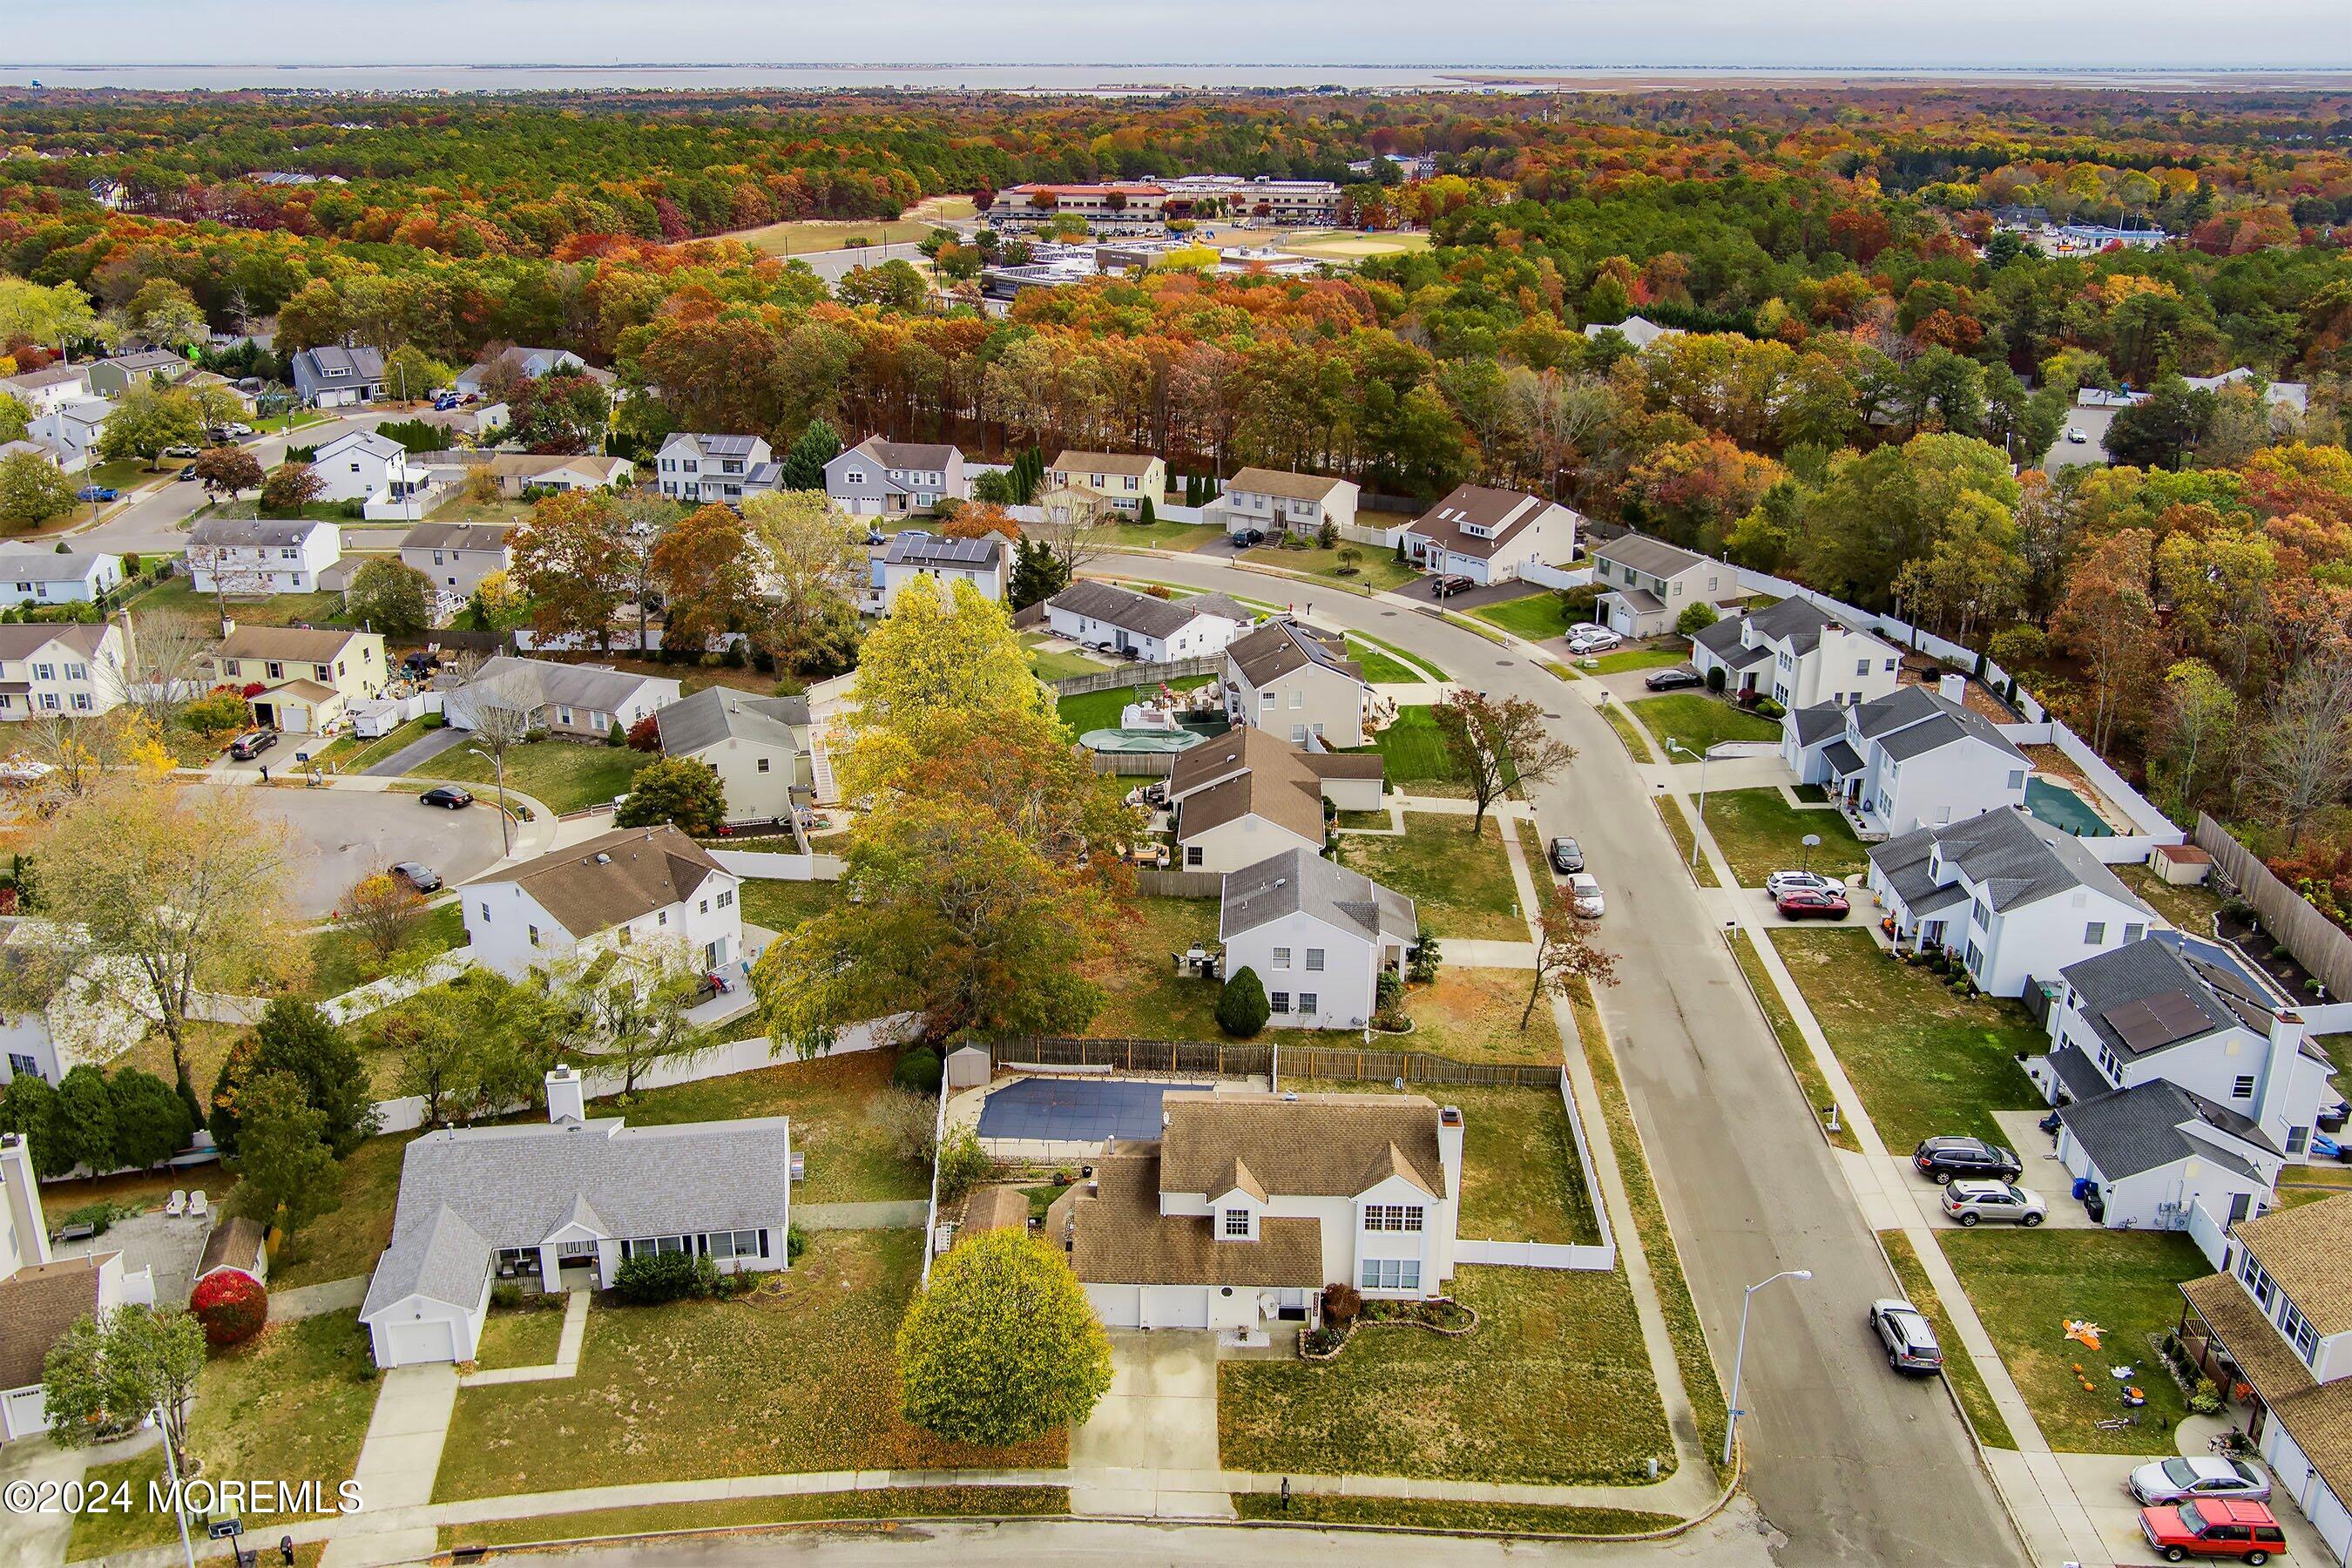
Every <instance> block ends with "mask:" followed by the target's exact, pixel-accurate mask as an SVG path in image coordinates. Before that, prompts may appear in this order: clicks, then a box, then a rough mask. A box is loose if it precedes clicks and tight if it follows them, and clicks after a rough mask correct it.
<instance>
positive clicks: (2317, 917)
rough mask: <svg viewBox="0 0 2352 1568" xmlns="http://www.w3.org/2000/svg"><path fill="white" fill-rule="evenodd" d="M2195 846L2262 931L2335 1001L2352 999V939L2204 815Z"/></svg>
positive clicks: (2200, 813)
mask: <svg viewBox="0 0 2352 1568" xmlns="http://www.w3.org/2000/svg"><path fill="white" fill-rule="evenodd" d="M2197 847H2199V848H2200V849H2202V850H2204V851H2205V852H2206V853H2207V854H2208V855H2210V856H2212V857H2213V868H2214V869H2215V870H2217V871H2219V872H2220V873H2221V879H2222V880H2223V881H2225V882H2227V883H2229V884H2230V886H2231V887H2232V888H2235V889H2237V891H2238V896H2239V897H2240V898H2242V899H2243V900H2246V902H2247V903H2248V904H2249V905H2251V906H2252V909H2253V911H2254V914H2255V917H2256V918H2257V919H2259V920H2260V921H2262V922H2263V930H2264V931H2268V932H2269V933H2270V934H2271V936H2272V938H2273V940H2274V941H2275V942H2278V944H2279V945H2280V946H2281V947H2284V948H2285V949H2286V950H2287V951H2288V952H2291V953H2293V954H2294V961H2295V962H2296V963H2300V964H2302V965H2303V967H2304V968H2305V970H2306V971H2307V972H2308V973H2310V975H2311V977H2312V978H2313V979H2315V980H2316V981H2318V982H2319V983H2320V984H2323V985H2325V986H2326V987H2327V994H2328V995H2329V996H2331V997H2336V996H2344V997H2352V937H2347V936H2346V935H2345V934H2344V931H2343V929H2342V928H2341V927H2339V926H2338V925H2336V922H2335V921H2331V920H2329V919H2328V918H2327V917H2326V915H2323V914H2321V913H2320V912H2319V911H2318V910H2315V909H2313V908H2312V907H2311V900H2308V899H2306V898H2305V897H2304V896H2303V895H2302V894H2301V893H2298V892H2296V891H2295V890H2294V889H2293V888H2290V887H2288V886H2287V885H2286V884H2285V883H2284V882H2282V881H2280V880H2279V879H2278V878H2276V877H2275V876H2273V875H2272V874H2271V868H2269V867H2267V866H2265V865H2263V863H2262V861H2260V860H2259V859H2257V858H2255V857H2254V852H2253V851H2252V850H2251V849H2249V848H2247V847H2245V846H2244V845H2242V844H2241V843H2239V842H2238V841H2237V840H2236V839H2234V838H2232V837H2230V834H2229V830H2228V829H2227V828H2225V827H2223V826H2221V824H2220V823H2218V822H2216V821H2214V820H2213V819H2212V818H2211V817H2210V816H2207V815H2206V814H2205V813H2203V812H2201V811H2200V812H2199V813H2198V814H2197Z"/></svg>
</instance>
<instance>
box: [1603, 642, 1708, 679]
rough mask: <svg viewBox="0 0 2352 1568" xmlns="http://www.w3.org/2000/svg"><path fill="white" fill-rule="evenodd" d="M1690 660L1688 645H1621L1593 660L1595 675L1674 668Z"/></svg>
mask: <svg viewBox="0 0 2352 1568" xmlns="http://www.w3.org/2000/svg"><path fill="white" fill-rule="evenodd" d="M1689 662H1690V649H1688V648H1686V647H1621V648H1619V649H1618V650H1617V651H1616V652H1615V653H1604V654H1601V655H1600V656H1598V657H1597V658H1594V659H1593V661H1592V673H1593V674H1595V675H1617V674H1620V673H1622V671H1625V670H1628V669H1672V668H1675V666H1676V665H1679V664H1688V663H1689Z"/></svg>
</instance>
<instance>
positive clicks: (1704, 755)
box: [1666, 735, 1715, 875]
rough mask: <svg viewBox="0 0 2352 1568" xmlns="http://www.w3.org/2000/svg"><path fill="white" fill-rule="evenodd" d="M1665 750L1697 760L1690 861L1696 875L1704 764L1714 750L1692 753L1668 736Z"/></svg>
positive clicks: (1703, 820) (1702, 821)
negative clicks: (1696, 784) (1696, 800)
mask: <svg viewBox="0 0 2352 1568" xmlns="http://www.w3.org/2000/svg"><path fill="white" fill-rule="evenodd" d="M1666 750H1668V751H1669V752H1681V753H1682V754H1683V755H1684V756H1685V757H1696V758H1697V759H1698V820H1697V821H1696V822H1695V823H1693V824H1692V825H1691V861H1690V863H1691V871H1692V874H1693V875H1696V874H1697V871H1698V834H1699V829H1700V828H1702V827H1704V826H1706V763H1707V759H1708V758H1709V757H1712V756H1714V755H1715V748H1714V747H1713V746H1709V747H1707V748H1706V750H1704V751H1698V752H1694V751H1692V750H1691V749H1690V748H1689V747H1688V746H1685V745H1684V744H1683V743H1682V742H1680V741H1677V740H1675V738H1674V737H1673V736H1672V735H1669V736H1667V737H1666Z"/></svg>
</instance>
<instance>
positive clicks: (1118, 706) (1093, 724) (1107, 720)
mask: <svg viewBox="0 0 2352 1568" xmlns="http://www.w3.org/2000/svg"><path fill="white" fill-rule="evenodd" d="M1211 679H1212V678H1211V677H1209V676H1205V675H1204V676H1202V677H1201V678H1200V679H1197V680H1178V681H1173V682H1171V685H1172V686H1173V687H1174V688H1175V689H1177V690H1179V691H1197V690H1199V689H1201V688H1202V687H1203V686H1206V685H1208V684H1209V682H1210V680H1211ZM1158 689H1159V687H1158V686H1157V685H1156V684H1155V683H1153V682H1150V681H1145V680H1141V679H1139V680H1137V681H1135V682H1134V683H1133V684H1132V685H1129V686H1114V687H1112V688H1111V689H1109V690H1108V691H1089V692H1087V693H1085V694H1084V695H1083V696H1078V697H1065V698H1063V699H1062V700H1060V701H1058V702H1056V703H1055V708H1056V710H1059V712H1060V713H1061V715H1062V722H1063V723H1064V724H1066V725H1068V726H1069V731H1070V733H1071V734H1073V735H1083V734H1085V733H1086V732H1087V731H1089V730H1116V729H1118V716H1119V714H1120V713H1122V712H1123V711H1125V710H1126V708H1127V705H1128V704H1129V703H1130V702H1133V701H1134V700H1136V696H1137V693H1139V692H1142V693H1145V694H1149V693H1151V692H1154V691H1157V690H1158Z"/></svg>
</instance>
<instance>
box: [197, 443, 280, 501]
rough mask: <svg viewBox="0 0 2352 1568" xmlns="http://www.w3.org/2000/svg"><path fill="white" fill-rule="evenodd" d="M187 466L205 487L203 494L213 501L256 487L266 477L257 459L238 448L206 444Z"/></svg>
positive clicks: (259, 486) (225, 498) (255, 488)
mask: <svg viewBox="0 0 2352 1568" xmlns="http://www.w3.org/2000/svg"><path fill="white" fill-rule="evenodd" d="M188 467H190V468H194V470H195V471H196V478H197V479H198V480H200V481H201V482H202V483H203V485H204V487H205V494H206V495H208V496H211V497H213V498H214V499H215V500H227V499H228V498H229V497H231V496H234V495H236V494H237V493H238V492H239V491H241V490H257V489H260V488H261V481H262V479H264V478H265V477H266V476H265V475H264V474H263V473H262V470H261V459H260V458H257V457H255V456H254V455H253V454H252V453H250V452H248V451H247V450H246V449H245V448H244V447H205V449H204V450H203V451H201V452H199V453H197V454H196V460H195V461H194V462H193V463H190V464H189V465H188Z"/></svg>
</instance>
